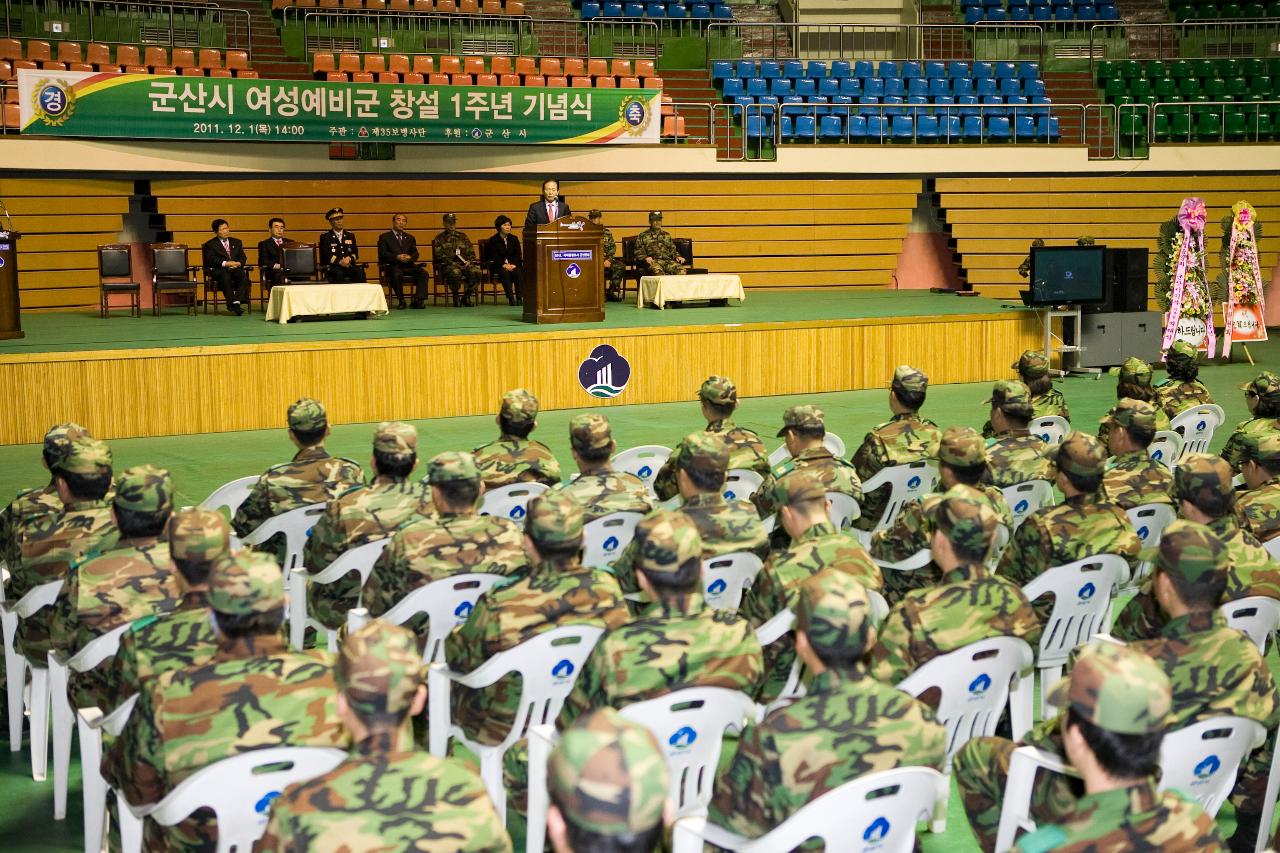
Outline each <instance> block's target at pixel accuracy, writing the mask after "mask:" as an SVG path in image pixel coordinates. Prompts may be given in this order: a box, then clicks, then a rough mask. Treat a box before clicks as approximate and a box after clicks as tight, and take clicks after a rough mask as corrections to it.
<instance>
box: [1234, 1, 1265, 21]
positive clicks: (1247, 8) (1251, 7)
mask: <svg viewBox="0 0 1280 853" xmlns="http://www.w3.org/2000/svg"><path fill="white" fill-rule="evenodd" d="M1266 16H1267V9H1266V7H1265V6H1263V5H1262V4H1261V3H1246V4H1245V5H1244V6H1241V7H1240V17H1242V18H1265V17H1266Z"/></svg>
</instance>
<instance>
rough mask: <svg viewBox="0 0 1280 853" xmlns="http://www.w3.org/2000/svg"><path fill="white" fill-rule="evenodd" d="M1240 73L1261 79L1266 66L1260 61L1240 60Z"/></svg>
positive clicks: (1264, 73) (1265, 71)
mask: <svg viewBox="0 0 1280 853" xmlns="http://www.w3.org/2000/svg"><path fill="white" fill-rule="evenodd" d="M1264 14H1265V10H1264ZM1240 73H1241V74H1243V75H1244V76H1245V77H1262V76H1265V75H1266V73H1267V64H1266V63H1265V62H1263V61H1262V60H1261V59H1242V60H1240Z"/></svg>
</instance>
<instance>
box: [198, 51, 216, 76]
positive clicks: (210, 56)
mask: <svg viewBox="0 0 1280 853" xmlns="http://www.w3.org/2000/svg"><path fill="white" fill-rule="evenodd" d="M199 62H200V67H201V68H203V69H205V70H206V71H209V70H212V69H214V68H221V67H222V51H220V50H217V49H215V48H209V47H202V48H200V56H199Z"/></svg>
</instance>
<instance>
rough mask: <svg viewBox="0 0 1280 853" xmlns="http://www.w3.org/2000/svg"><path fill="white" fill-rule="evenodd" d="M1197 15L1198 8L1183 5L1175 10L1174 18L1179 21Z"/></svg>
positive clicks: (1187, 19)
mask: <svg viewBox="0 0 1280 853" xmlns="http://www.w3.org/2000/svg"><path fill="white" fill-rule="evenodd" d="M1195 16H1196V10H1195V7H1193V6H1188V5H1185V4H1183V5H1181V6H1179V7H1177V8H1176V9H1174V10H1173V19H1174V20H1175V21H1177V22H1178V23H1182V22H1183V21H1189V20H1191V19H1192V18H1194V17H1195Z"/></svg>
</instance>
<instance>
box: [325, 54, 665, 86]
mask: <svg viewBox="0 0 1280 853" xmlns="http://www.w3.org/2000/svg"><path fill="white" fill-rule="evenodd" d="M311 73H312V76H313V77H315V78H316V79H318V80H337V81H342V80H354V81H356V82H373V81H372V80H369V79H365V78H364V77H363V76H361V77H357V75H368V74H376V75H377V82H379V83H419V84H420V83H423V82H424V80H425V81H426V82H429V83H431V84H432V85H437V84H438V85H454V86H471V85H478V86H551V85H571V86H576V87H586V88H591V87H595V88H608V89H616V88H623V89H661V88H662V78H661V77H659V76H657V70H656V69H655V68H654V62H653V60H652V59H637V60H634V61H632V60H630V59H614V60H612V61H611V60H607V59H584V58H581V57H566V58H560V57H554V56H544V57H541V58H535V57H532V56H519V57H511V56H492V57H484V56H467V57H461V58H460V57H457V56H424V55H422V54H415V55H412V56H410V55H408V54H402V53H393V54H386V55H384V54H381V53H366V54H359V53H339V54H333V53H315V54H313V55H312V59H311ZM553 79H555V80H557V82H556V83H554V84H553V83H552V82H551V81H552V80H553ZM560 80H564V81H566V82H565V83H561V82H559V81H560Z"/></svg>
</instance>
